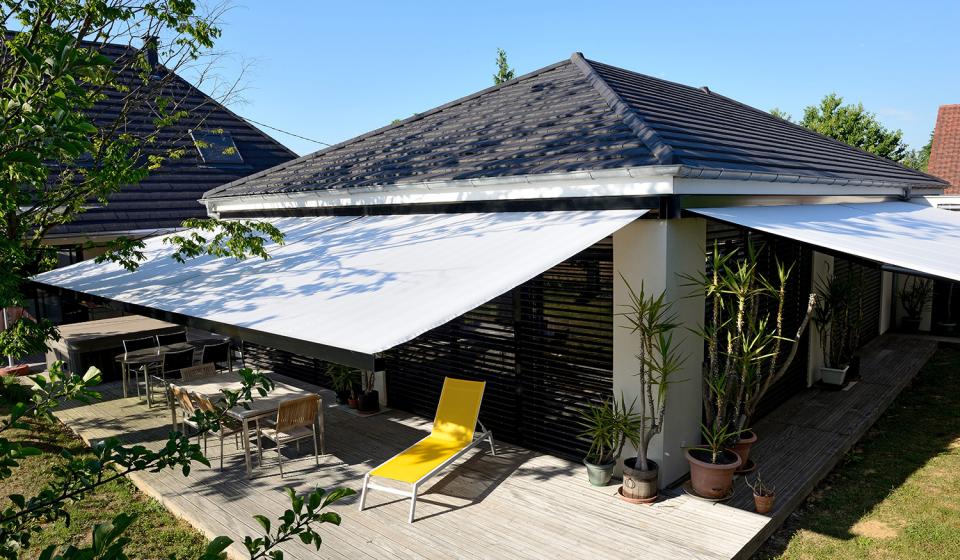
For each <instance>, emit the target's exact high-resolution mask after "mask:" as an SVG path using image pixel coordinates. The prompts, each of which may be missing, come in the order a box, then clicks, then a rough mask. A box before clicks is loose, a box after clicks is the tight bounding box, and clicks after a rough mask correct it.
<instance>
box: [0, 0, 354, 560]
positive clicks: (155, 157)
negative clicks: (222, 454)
mask: <svg viewBox="0 0 960 560" xmlns="http://www.w3.org/2000/svg"><path fill="white" fill-rule="evenodd" d="M219 14H220V12H219V11H218V9H217V8H214V9H212V10H210V11H202V9H201V8H199V7H198V6H197V4H195V3H194V2H193V1H191V0H183V1H176V2H171V1H169V0H98V1H90V0H31V1H29V2H24V1H22V0H0V25H2V26H3V27H4V28H5V29H7V28H12V29H14V31H7V32H5V33H4V35H3V36H2V42H0V90H2V91H0V193H2V198H0V230H2V233H0V269H2V270H3V274H2V275H0V308H4V307H8V306H19V305H21V304H22V302H23V299H24V298H23V286H24V284H25V283H26V282H27V279H28V278H29V277H30V276H31V275H33V274H36V273H38V272H41V271H43V270H46V269H48V268H50V267H51V266H52V265H53V264H54V261H53V255H54V253H53V251H52V249H51V248H50V247H49V246H48V245H47V244H46V242H45V237H46V235H47V234H48V233H49V232H50V231H51V230H52V229H54V228H56V227H57V226H58V225H61V224H65V223H68V222H70V221H71V220H73V219H74V218H75V217H76V216H77V215H78V214H79V213H81V212H83V211H84V208H85V207H86V206H87V205H88V204H90V203H91V202H95V203H100V204H106V203H108V202H109V200H108V197H109V195H111V194H112V193H115V192H117V191H118V190H119V189H120V188H135V186H136V184H137V183H138V182H140V181H141V180H142V179H143V178H144V177H146V176H147V174H149V173H150V172H152V171H154V170H156V169H158V168H160V167H161V166H162V165H163V163H164V162H165V161H167V160H168V159H171V158H177V157H180V156H181V155H182V154H181V153H180V151H179V150H177V149H170V148H164V147H162V146H160V145H159V139H160V138H161V137H163V135H167V137H165V140H169V138H168V137H169V134H170V132H169V128H170V125H171V124H174V123H177V122H179V121H181V120H183V119H189V120H190V121H189V122H190V123H191V124H193V123H196V122H197V121H198V119H201V120H200V122H202V115H198V114H197V113H198V111H196V110H193V111H190V112H188V111H187V110H186V109H185V103H184V101H185V95H186V93H184V89H183V88H182V87H178V84H182V83H181V82H179V81H178V80H179V79H178V78H176V75H175V73H176V72H177V70H179V69H182V68H186V67H187V66H191V65H196V64H198V63H200V61H201V56H202V54H203V53H204V52H205V50H206V49H209V48H210V47H212V45H213V42H214V41H215V40H216V39H217V38H218V37H219V36H220V29H219V28H218V27H217V18H218V16H219ZM141 37H145V38H146V39H145V42H147V43H149V44H150V45H151V46H152V47H155V51H154V49H144V50H141V49H136V48H134V47H133V42H134V41H139V40H140V38H141ZM153 52H156V53H157V56H158V59H157V60H154V57H153V54H152V53H153ZM118 53H119V54H118ZM108 55H109V56H108ZM161 56H162V57H163V62H162V63H161V62H160V60H159V57H161ZM108 96H111V97H112V98H114V99H120V100H121V103H119V109H116V110H113V109H111V110H106V109H104V107H105V105H104V104H103V103H101V102H102V101H103V100H104V99H106V98H107V97H108ZM116 106H117V105H116V104H111V105H109V107H116ZM200 111H202V109H200ZM164 145H167V144H166V142H165V144H164ZM185 226H187V227H190V228H191V229H190V230H188V231H186V232H182V233H179V234H177V235H173V236H169V237H168V238H166V243H168V244H169V245H170V246H171V257H172V258H174V259H176V260H178V261H181V262H182V261H184V260H186V259H189V258H193V257H195V256H198V255H201V254H212V255H217V256H232V257H235V258H238V259H239V258H246V257H248V256H257V257H260V258H267V257H268V256H269V255H268V254H267V252H266V249H265V244H266V242H267V241H268V240H271V241H273V242H275V243H281V242H282V241H283V237H282V234H281V233H280V232H279V231H278V230H277V229H276V228H275V227H273V226H271V225H269V224H266V223H257V222H250V221H229V222H221V221H218V220H213V219H208V220H193V221H191V222H189V223H186V224H185ZM143 248H144V244H143V243H142V242H141V241H138V240H133V239H123V238H121V239H118V240H117V241H116V242H114V243H113V245H112V247H111V251H110V252H108V253H107V254H106V255H105V256H104V257H103V259H109V260H114V261H117V262H119V263H120V264H121V265H123V266H124V267H126V268H128V269H135V268H136V267H137V266H138V265H139V263H140V262H141V260H142V250H143ZM56 336H57V333H56V329H55V328H54V327H53V325H52V324H50V323H49V322H47V321H40V322H38V323H34V322H32V321H30V320H29V319H26V318H20V319H18V320H17V321H16V322H15V323H13V325H12V326H11V328H9V329H8V330H5V331H4V332H2V333H0V354H9V355H13V356H22V355H25V354H30V353H34V352H37V351H40V350H43V349H45V346H46V340H47V339H48V338H55V337H56ZM241 376H242V388H241V390H239V391H236V392H229V391H225V392H224V395H223V397H222V398H221V399H220V400H219V402H218V403H217V407H216V408H217V409H216V410H215V411H210V412H208V413H198V414H197V416H196V417H195V421H196V422H198V424H200V425H201V427H202V429H204V430H215V429H217V427H218V426H219V422H220V421H221V419H222V418H223V416H224V414H225V411H226V410H228V409H230V408H232V407H233V406H242V405H245V404H247V403H249V401H250V400H252V399H253V398H255V393H256V394H265V392H266V391H267V390H268V389H269V388H270V382H269V379H267V378H266V377H264V376H263V375H261V374H259V373H257V372H253V371H249V370H244V371H242V372H241ZM33 380H34V382H35V383H36V384H37V388H36V390H35V391H33V392H32V393H30V394H29V395H27V396H24V397H21V398H16V399H14V402H13V404H12V406H11V413H10V417H9V419H7V420H5V421H2V422H0V478H3V477H7V476H10V473H12V471H13V469H16V468H18V466H19V460H20V459H21V458H22V457H25V456H27V455H30V454H35V453H36V450H35V449H32V448H30V447H29V446H23V445H21V444H19V443H16V442H12V441H9V440H8V439H6V438H5V437H3V436H4V431H6V430H7V429H9V428H12V427H18V425H19V423H20V422H21V421H22V420H24V419H27V418H30V417H49V416H50V415H51V413H52V410H54V409H55V408H56V406H57V405H58V404H59V403H60V402H61V401H63V400H66V399H79V400H87V401H89V400H92V399H96V398H99V395H98V394H97V393H96V392H94V391H93V389H92V387H93V386H94V385H96V384H97V383H99V381H100V376H99V372H97V371H95V370H92V371H90V372H87V374H85V375H74V374H71V373H68V372H63V371H61V370H60V368H59V366H57V365H55V366H54V367H52V368H51V371H50V372H49V375H48V376H47V377H44V376H34V377H33ZM10 389H11V387H10V386H7V387H5V390H6V391H8V394H9V391H10ZM93 453H94V455H95V457H96V459H95V460H83V461H81V460H79V459H74V458H71V457H67V459H68V461H67V463H66V465H65V466H63V467H60V468H58V469H56V471H55V481H54V483H53V484H51V485H50V486H49V487H46V488H42V489H39V492H38V493H37V494H36V495H35V496H31V497H27V496H19V495H12V496H8V499H9V505H8V506H7V507H5V508H4V509H3V510H2V511H0V557H3V558H16V557H17V555H18V554H19V551H20V550H21V549H22V548H23V547H24V546H25V545H26V544H27V543H29V541H30V537H31V535H32V534H34V533H35V532H36V531H39V530H41V528H42V527H43V526H44V524H46V523H48V522H50V521H53V520H56V519H59V518H61V517H63V516H64V515H65V512H64V509H63V507H64V504H66V503H67V502H69V501H75V500H82V499H84V498H85V497H86V496H88V495H89V493H90V492H91V491H92V490H94V489H95V488H97V487H98V486H100V485H101V484H104V483H105V482H107V481H109V480H112V479H113V478H116V477H118V476H123V475H125V474H127V473H130V472H135V471H143V470H154V471H158V470H163V469H175V468H176V469H181V470H182V471H183V472H184V474H186V473H188V472H189V470H190V468H191V465H193V464H195V463H201V464H207V461H206V459H205V458H204V456H203V454H202V453H201V452H200V448H199V446H197V445H196V444H191V443H190V440H189V439H188V438H187V436H186V435H184V434H181V433H177V432H172V433H170V435H169V439H168V441H167V444H166V445H165V446H164V447H163V448H161V449H160V450H159V451H152V450H149V449H146V448H144V447H142V446H134V447H125V446H122V445H120V444H119V442H118V441H116V440H113V439H108V440H106V441H104V442H102V443H100V444H98V445H97V446H95V447H94V449H93ZM350 493H352V491H351V490H337V491H334V492H331V493H329V494H324V493H323V492H322V491H316V492H313V493H310V494H308V495H306V496H297V495H295V494H292V493H291V497H290V499H291V508H292V509H291V510H290V512H288V513H286V514H285V515H284V516H283V517H282V518H281V523H280V524H279V525H278V527H277V529H276V530H275V531H273V532H271V527H270V523H269V521H268V520H267V519H266V518H261V517H257V520H258V521H259V522H260V523H261V526H262V527H263V529H264V533H263V535H262V536H261V537H257V538H249V539H248V540H247V541H246V542H245V543H244V544H245V546H246V547H247V549H248V550H249V552H250V557H251V558H266V557H270V558H282V553H280V552H279V551H277V550H275V547H276V546H277V545H278V544H279V543H282V542H285V541H286V540H289V539H290V538H293V537H295V536H296V537H299V538H300V539H301V540H302V541H303V542H304V543H308V544H309V543H314V544H316V545H317V546H319V544H320V542H321V541H320V536H319V534H317V533H316V532H315V530H314V528H313V526H314V525H316V524H317V523H335V524H337V523H339V521H340V519H339V517H338V516H337V515H336V514H334V513H331V512H324V511H322V510H323V509H324V508H325V507H326V506H327V505H329V504H330V503H332V502H333V501H336V500H338V499H340V498H342V497H344V496H347V495H349V494H350ZM130 521H131V518H130V516H127V515H125V514H122V513H120V514H118V515H117V516H116V517H115V518H114V519H113V521H112V522H111V523H107V524H103V525H100V526H97V527H95V528H94V529H93V538H92V539H91V541H92V544H91V545H90V546H89V547H86V548H76V547H69V548H67V549H65V550H63V551H60V552H57V551H56V550H53V549H48V550H46V551H44V553H43V555H42V558H47V559H52V558H64V559H71V560H74V559H81V558H103V559H108V558H109V559H118V560H119V559H123V558H126V556H125V555H124V553H123V547H124V545H125V544H126V542H127V541H126V540H125V537H123V531H124V529H125V528H126V527H127V526H128V525H129V523H130ZM230 542H231V541H230V540H229V539H226V538H223V537H221V538H218V539H215V540H214V541H213V542H211V544H210V547H209V548H208V551H207V554H206V555H204V557H203V558H204V559H205V560H209V559H213V558H222V557H224V554H223V550H225V549H226V547H227V546H228V545H229V544H230Z"/></svg>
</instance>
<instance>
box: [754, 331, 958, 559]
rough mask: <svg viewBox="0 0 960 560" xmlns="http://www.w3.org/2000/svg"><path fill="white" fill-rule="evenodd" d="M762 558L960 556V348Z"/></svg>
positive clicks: (923, 375)
mask: <svg viewBox="0 0 960 560" xmlns="http://www.w3.org/2000/svg"><path fill="white" fill-rule="evenodd" d="M757 557H759V558H771V557H774V558H782V559H784V560H792V559H820V558H823V559H827V558H829V559H838V560H847V559H849V560H853V559H859V558H909V559H911V560H914V559H915V560H934V559H940V558H960V347H957V346H944V347H942V348H941V349H940V350H939V351H938V352H937V354H936V355H935V356H934V357H933V358H932V359H931V360H930V362H928V363H927V365H926V366H924V368H923V370H921V372H920V374H919V376H918V378H917V380H916V381H915V382H914V384H913V385H912V386H911V387H910V388H909V389H907V390H905V391H904V392H903V393H902V394H901V395H900V396H899V397H898V398H897V400H896V401H894V403H893V405H892V406H891V407H890V408H889V409H888V410H887V412H886V413H885V414H884V415H883V416H882V417H881V418H880V420H879V421H878V422H877V423H876V425H874V427H873V428H872V429H871V430H870V431H869V432H868V434H867V436H866V437H865V438H864V439H863V440H862V441H861V443H860V444H859V445H858V446H857V447H856V448H855V449H854V450H853V451H851V452H850V453H848V454H847V456H846V457H845V458H844V461H843V463H842V464H841V465H840V466H839V467H838V468H837V469H835V470H834V471H833V472H832V473H831V474H830V476H829V477H828V478H827V479H826V480H824V481H823V482H822V483H821V484H820V485H819V486H818V487H817V489H816V490H815V491H814V493H813V494H812V495H811V497H810V498H809V499H808V500H807V502H806V504H805V505H804V507H803V508H802V509H801V510H800V512H799V513H798V515H796V516H795V517H794V518H792V519H791V520H789V521H788V523H787V526H786V527H785V528H784V529H783V530H781V531H780V532H779V533H777V534H776V535H775V536H774V538H773V539H772V540H771V541H770V542H769V543H768V545H767V547H766V548H765V549H764V550H762V551H761V552H760V553H759V554H758V555H757Z"/></svg>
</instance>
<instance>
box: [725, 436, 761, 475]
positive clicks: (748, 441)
mask: <svg viewBox="0 0 960 560" xmlns="http://www.w3.org/2000/svg"><path fill="white" fill-rule="evenodd" d="M755 443H757V434H756V432H754V431H753V430H746V431H745V432H743V433H742V434H740V439H739V440H737V443H735V444H733V445H731V446H730V447H729V449H730V451H733V452H734V453H736V454H737V456H738V457H740V467H741V468H746V467H747V462H748V461H749V460H750V449H751V448H752V447H753V444H755Z"/></svg>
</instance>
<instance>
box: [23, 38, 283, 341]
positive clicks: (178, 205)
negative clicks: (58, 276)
mask: <svg viewBox="0 0 960 560" xmlns="http://www.w3.org/2000/svg"><path fill="white" fill-rule="evenodd" d="M149 45H150V43H149V42H148V43H147V46H146V47H145V48H147V49H148V50H149V49H150V48H151V47H150V46H149ZM97 48H100V49H101V50H102V51H103V53H104V54H106V55H107V56H109V57H111V58H113V59H115V60H117V59H121V58H124V57H130V56H131V54H133V55H136V54H138V53H139V51H138V50H137V49H135V48H133V47H130V46H127V45H119V44H106V45H101V44H97ZM155 48H156V47H155V46H154V47H153V49H154V50H153V51H150V52H148V53H147V57H146V58H147V59H148V60H150V61H152V63H153V64H154V65H155V66H156V68H155V70H154V71H153V73H152V74H151V77H152V79H155V80H156V81H157V83H158V84H162V86H160V87H162V88H163V89H162V95H164V96H165V97H168V98H170V99H172V100H176V102H177V103H178V104H179V105H178V108H180V109H183V110H184V111H185V112H186V116H184V117H183V118H181V119H180V120H177V121H176V122H175V123H174V124H172V125H169V126H167V127H165V128H164V129H163V134H161V135H159V136H158V139H157V141H156V142H155V144H154V145H153V146H151V147H150V148H149V149H150V150H151V153H157V154H166V153H169V152H171V151H174V150H182V151H183V152H182V153H183V156H182V157H180V158H178V159H172V158H171V159H167V160H166V161H165V162H164V163H163V165H162V166H161V167H160V168H159V169H156V170H153V171H151V173H150V174H149V175H148V176H147V177H146V178H145V179H144V180H143V181H142V182H140V183H138V184H136V185H129V186H126V187H124V188H122V189H121V190H120V191H119V192H116V193H113V194H111V195H109V196H108V203H107V204H102V203H100V202H99V201H95V200H92V201H90V202H89V204H88V205H87V207H86V210H85V211H84V212H83V213H81V214H79V215H78V216H77V218H76V219H75V220H73V221H71V222H70V223H67V224H63V225H59V226H57V227H55V228H54V229H52V230H51V231H50V232H49V233H48V234H47V235H46V236H45V238H44V239H45V241H46V242H47V243H48V244H49V245H53V246H55V247H56V248H57V253H58V263H59V265H60V266H64V265H68V264H72V263H74V262H79V261H81V260H84V259H89V258H92V257H95V256H97V255H99V254H101V253H102V252H103V251H104V246H105V244H106V243H107V242H109V241H110V240H112V239H115V238H117V237H120V236H126V237H132V238H141V237H146V236H149V235H157V234H159V233H165V232H169V231H172V230H174V229H176V228H179V227H181V223H182V222H183V220H185V219H188V218H203V217H206V211H205V209H204V207H203V205H201V204H200V203H199V202H198V201H199V199H200V197H201V196H202V195H203V193H204V192H206V191H208V190H210V189H213V188H214V187H217V186H219V185H222V184H224V183H229V182H231V181H235V180H237V179H240V178H242V177H244V176H247V175H250V174H252V173H257V172H259V171H262V170H264V169H267V168H270V167H274V166H276V165H279V164H281V163H284V162H286V161H289V160H291V159H293V158H295V157H296V154H294V153H293V152H291V151H290V150H289V149H287V148H286V147H285V146H284V145H283V144H281V143H279V142H277V141H276V140H274V139H273V138H271V137H270V136H269V135H267V134H265V133H264V132H262V131H261V130H259V129H257V128H255V127H253V126H252V125H250V124H249V123H248V122H247V121H246V120H244V119H243V118H241V117H239V116H238V115H236V114H234V113H233V112H232V111H230V110H229V109H227V108H226V107H224V106H223V105H222V104H221V103H219V102H218V101H217V100H215V99H213V98H212V97H210V96H209V95H207V94H206V93H204V92H202V91H200V90H199V89H197V88H196V87H194V86H192V85H191V84H190V83H189V82H187V81H186V80H184V79H183V78H181V77H180V76H178V75H177V74H175V73H173V72H171V71H169V70H167V69H166V68H164V67H163V66H161V65H159V63H157V62H156V58H157V56H156V53H155ZM122 68H123V70H122V71H121V76H120V81H121V82H122V83H136V82H135V80H137V79H138V75H137V72H138V70H137V69H135V67H133V66H131V65H123V67H122ZM158 95H159V93H158ZM123 105H124V102H123V97H122V96H119V95H112V94H111V95H108V96H106V98H105V99H104V100H103V101H101V102H99V103H98V104H97V105H96V106H95V107H94V108H93V109H92V110H91V113H92V116H93V118H94V119H96V120H105V121H106V122H112V121H113V120H116V119H117V117H118V115H119V114H120V112H121V110H122V109H123ZM150 111H151V108H150V106H149V105H148V104H147V103H139V104H136V105H134V106H133V108H132V111H131V112H130V114H129V115H128V116H127V119H126V120H127V122H128V123H130V126H134V127H136V126H137V124H136V123H140V122H143V121H147V122H150V120H151V119H152V118H153V115H152V114H151V112H150ZM145 130H147V131H148V132H151V131H153V130H154V128H153V125H149V126H148V128H147V129H145ZM216 148H219V149H216ZM31 311H32V312H33V313H34V314H35V315H40V316H45V317H48V318H51V319H53V320H55V321H56V322H58V323H59V322H63V321H67V322H72V321H76V320H83V319H84V318H85V317H86V310H85V309H84V308H82V307H79V306H76V305H75V302H73V301H70V300H61V299H59V298H56V297H53V296H50V295H48V294H38V295H37V297H36V298H35V304H34V306H33V309H32V310H31Z"/></svg>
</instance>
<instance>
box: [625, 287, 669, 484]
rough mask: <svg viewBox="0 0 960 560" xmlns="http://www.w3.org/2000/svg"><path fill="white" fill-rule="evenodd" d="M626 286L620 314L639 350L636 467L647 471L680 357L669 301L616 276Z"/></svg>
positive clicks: (660, 429)
mask: <svg viewBox="0 0 960 560" xmlns="http://www.w3.org/2000/svg"><path fill="white" fill-rule="evenodd" d="M620 277H621V278H622V279H623V282H624V284H626V286H627V293H628V295H629V297H630V303H628V304H626V305H625V306H624V307H626V311H624V312H623V313H620V316H622V317H624V318H625V319H626V320H627V325H625V327H626V328H628V329H630V332H631V333H633V334H636V335H638V337H639V342H640V344H639V350H638V352H637V354H636V357H637V362H638V364H639V366H640V367H639V371H637V373H636V375H637V377H638V378H639V380H640V397H639V400H640V413H639V421H640V426H639V442H636V447H637V458H636V466H637V468H639V469H640V470H644V471H646V470H649V469H650V465H649V463H648V462H647V449H648V448H649V446H650V441H651V440H652V439H653V436H655V435H657V434H659V433H660V432H661V431H662V429H663V417H664V413H665V411H666V402H667V389H668V388H669V386H670V385H671V384H673V383H676V382H677V381H676V380H674V379H673V377H674V375H675V374H676V373H677V372H678V371H679V370H680V367H681V366H682V365H683V361H684V356H682V354H681V353H680V352H679V351H678V350H677V348H676V347H675V346H674V343H673V334H672V332H671V331H672V330H673V329H675V328H677V326H678V325H677V323H676V315H675V314H673V313H672V312H671V310H670V308H671V303H669V302H667V301H666V297H665V296H666V294H665V293H664V292H661V293H660V294H659V295H656V296H655V295H652V294H650V295H648V294H647V293H646V290H645V289H644V285H643V283H642V282H641V283H640V290H639V292H637V291H634V289H633V287H632V286H630V283H629V282H627V279H626V278H623V275H621V276H620Z"/></svg>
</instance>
